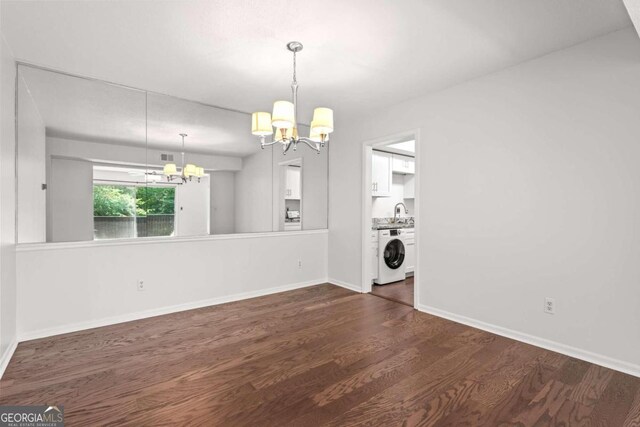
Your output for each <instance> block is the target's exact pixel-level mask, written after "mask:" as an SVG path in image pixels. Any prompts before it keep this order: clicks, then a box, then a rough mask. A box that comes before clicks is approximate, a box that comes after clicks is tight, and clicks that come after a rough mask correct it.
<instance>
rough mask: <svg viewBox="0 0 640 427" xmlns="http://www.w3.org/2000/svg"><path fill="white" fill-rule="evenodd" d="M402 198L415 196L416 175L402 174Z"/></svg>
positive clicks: (413, 197)
mask: <svg viewBox="0 0 640 427" xmlns="http://www.w3.org/2000/svg"><path fill="white" fill-rule="evenodd" d="M403 198H404V199H415V198H416V176H415V175H409V174H408V175H405V176H404V196H403Z"/></svg>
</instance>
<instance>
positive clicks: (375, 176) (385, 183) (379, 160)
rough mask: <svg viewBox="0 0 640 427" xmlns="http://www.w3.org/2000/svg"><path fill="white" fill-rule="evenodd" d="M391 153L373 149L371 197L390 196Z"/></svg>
mask: <svg viewBox="0 0 640 427" xmlns="http://www.w3.org/2000/svg"><path fill="white" fill-rule="evenodd" d="M391 163H392V155H391V154H389V153H383V152H381V151H373V154H372V156H371V195H372V196H373V197H389V196H391V178H392V175H391V174H392V172H391Z"/></svg>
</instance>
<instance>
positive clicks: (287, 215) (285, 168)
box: [279, 159, 303, 231]
mask: <svg viewBox="0 0 640 427" xmlns="http://www.w3.org/2000/svg"><path fill="white" fill-rule="evenodd" d="M280 187H281V188H280V194H281V198H280V200H281V203H280V214H279V217H280V221H279V222H280V227H279V230H280V231H294V230H302V220H303V218H302V216H301V212H302V159H293V160H290V161H287V162H281V163H280Z"/></svg>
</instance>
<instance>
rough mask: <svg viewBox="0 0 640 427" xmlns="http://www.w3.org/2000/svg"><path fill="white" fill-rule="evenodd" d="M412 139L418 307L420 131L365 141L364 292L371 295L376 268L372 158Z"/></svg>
mask: <svg viewBox="0 0 640 427" xmlns="http://www.w3.org/2000/svg"><path fill="white" fill-rule="evenodd" d="M410 139H415V141H416V143H415V145H416V152H415V167H416V170H415V176H416V178H415V182H416V188H415V192H416V196H415V202H414V204H415V207H414V211H415V212H414V218H415V227H414V228H415V242H416V249H415V257H416V259H415V268H414V272H413V280H414V282H413V306H414V307H417V306H418V302H419V301H420V298H419V297H418V294H419V292H420V291H419V287H418V283H419V280H418V279H419V273H420V256H419V254H420V241H419V240H420V237H419V236H420V233H419V228H420V226H421V225H422V221H421V220H420V203H419V194H420V129H412V130H408V131H405V132H400V133H397V134H393V135H388V136H385V137H382V138H376V139H372V140H369V141H364V142H363V143H362V188H361V190H362V191H361V192H362V229H361V234H362V260H361V261H362V283H361V286H362V292H363V293H368V292H371V280H370V279H369V277H371V274H370V271H371V270H370V269H371V268H372V266H371V265H370V264H371V262H370V260H371V256H370V251H371V211H372V207H371V205H372V203H371V155H372V151H373V147H375V146H380V145H386V144H389V143H394V142H401V141H407V140H410Z"/></svg>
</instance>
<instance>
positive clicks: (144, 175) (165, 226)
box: [93, 166, 209, 240]
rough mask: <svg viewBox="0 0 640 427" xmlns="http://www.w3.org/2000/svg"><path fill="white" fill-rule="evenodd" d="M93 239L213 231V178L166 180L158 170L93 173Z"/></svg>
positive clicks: (99, 170) (107, 168)
mask: <svg viewBox="0 0 640 427" xmlns="http://www.w3.org/2000/svg"><path fill="white" fill-rule="evenodd" d="M93 232H94V239H96V240H100V239H122V238H136V237H160V236H194V235H201V234H208V233H209V177H208V175H205V176H203V177H201V178H200V179H198V180H191V181H187V182H166V181H164V180H162V179H161V178H160V174H159V172H158V171H156V170H151V169H147V170H145V169H140V168H126V167H113V166H95V167H94V169H93Z"/></svg>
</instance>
